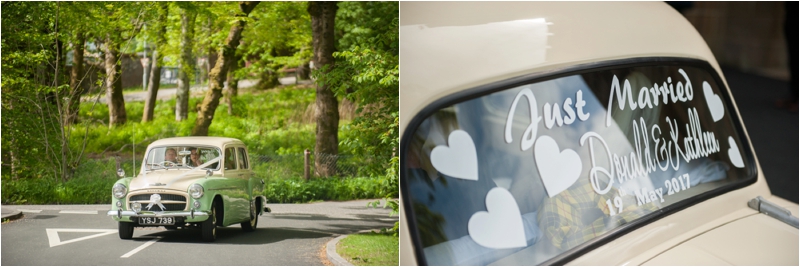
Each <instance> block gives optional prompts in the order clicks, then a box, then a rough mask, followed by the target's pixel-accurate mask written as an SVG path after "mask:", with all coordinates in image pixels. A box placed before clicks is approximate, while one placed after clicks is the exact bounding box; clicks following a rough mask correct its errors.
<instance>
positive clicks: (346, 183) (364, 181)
mask: <svg viewBox="0 0 800 267" xmlns="http://www.w3.org/2000/svg"><path fill="white" fill-rule="evenodd" d="M397 192H398V188H397V186H388V187H387V186H385V185H384V184H383V181H382V179H381V178H369V177H354V178H317V179H311V180H309V181H305V180H303V179H300V178H291V179H273V180H268V181H267V184H266V189H265V190H264V195H265V196H266V197H267V201H268V202H270V203H304V202H310V201H316V200H338V201H342V200H353V199H369V198H379V197H383V196H385V195H390V194H394V195H395V196H396V195H397Z"/></svg>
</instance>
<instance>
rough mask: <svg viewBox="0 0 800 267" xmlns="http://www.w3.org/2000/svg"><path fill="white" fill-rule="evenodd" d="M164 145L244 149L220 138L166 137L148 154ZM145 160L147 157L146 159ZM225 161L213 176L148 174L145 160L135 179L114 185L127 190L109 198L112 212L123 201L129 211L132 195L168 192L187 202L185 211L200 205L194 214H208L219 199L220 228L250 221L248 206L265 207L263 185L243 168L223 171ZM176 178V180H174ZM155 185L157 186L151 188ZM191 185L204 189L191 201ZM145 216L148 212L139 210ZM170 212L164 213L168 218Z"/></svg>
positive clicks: (198, 172) (197, 219)
mask: <svg viewBox="0 0 800 267" xmlns="http://www.w3.org/2000/svg"><path fill="white" fill-rule="evenodd" d="M167 145H182V146H212V147H217V148H219V149H220V152H224V151H225V149H226V148H228V147H236V148H244V149H245V153H246V149H247V148H246V146H245V145H244V143H243V142H241V141H239V140H237V139H234V138H222V137H176V138H166V139H161V140H158V141H155V142H153V143H151V144H150V145H149V146H148V149H147V151H150V149H151V148H153V147H159V146H167ZM145 158H147V156H145ZM224 161H225V158H224V157H222V156H220V162H219V163H218V164H217V166H220V167H219V168H218V169H217V170H213V171H212V174H211V175H209V176H206V173H205V170H203V169H195V170H187V169H172V170H154V171H147V170H146V168H145V166H144V163H145V162H144V161H143V163H142V165H141V166H142V167H141V169H140V172H139V174H138V175H137V176H136V177H135V178H134V177H126V178H122V179H119V180H118V181H117V183H121V184H123V185H125V186H126V187H127V188H128V193H127V194H126V196H125V197H123V198H122V199H117V198H114V197H113V196H112V203H111V210H112V211H116V210H117V209H118V208H117V206H116V205H117V202H119V201H122V202H123V203H122V210H123V211H125V210H129V205H128V204H129V203H130V202H129V200H130V197H131V196H133V195H137V194H141V193H168V194H176V195H182V196H184V197H186V199H187V205H186V209H185V210H184V211H191V210H192V209H193V204H194V202H200V208H198V209H195V211H202V212H207V213H209V212H210V210H211V206H212V203H213V202H214V201H215V199H219V200H220V201H221V202H222V205H223V210H222V213H223V219H222V222H221V223H220V225H221V226H228V225H232V224H237V223H241V222H247V221H249V220H250V212H251V205H253V206H254V207H256V206H260V207H261V208H263V207H264V206H265V205H266V198H265V197H264V196H263V191H264V184H263V183H262V182H263V181H262V180H261V179H260V178H256V177H253V176H252V169H251V168H250V166H247V168H245V169H241V168H237V169H236V170H225V168H223V167H222V166H225V165H224V164H225V162H224ZM176 178H177V179H176ZM153 184H158V185H153ZM192 184H199V185H201V186H203V188H204V194H203V196H202V197H200V198H199V199H193V198H192V197H191V196H190V195H189V193H188V191H189V187H190V186H191V185H192ZM142 212H143V213H146V212H147V211H144V210H143V211H142ZM255 212H256V213H257V214H261V211H260V210H259V209H257V207H256V209H255ZM169 213H170V212H169V211H166V212H163V214H164V215H165V216H168V214H169ZM114 219H115V220H117V221H125V222H132V220H131V218H130V216H122V218H117V217H116V216H114ZM206 219H208V216H203V215H198V216H194V218H192V217H186V218H185V222H190V223H192V222H202V221H205V220H206Z"/></svg>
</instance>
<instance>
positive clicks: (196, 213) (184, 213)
mask: <svg viewBox="0 0 800 267" xmlns="http://www.w3.org/2000/svg"><path fill="white" fill-rule="evenodd" d="M106 215H108V216H117V218H122V216H136V217H190V218H192V219H194V217H195V216H208V215H209V214H208V213H207V212H204V211H194V210H192V211H168V212H147V213H143V212H139V213H136V212H134V211H130V210H125V211H123V210H122V209H119V210H109V211H108V213H106Z"/></svg>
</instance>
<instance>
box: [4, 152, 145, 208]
mask: <svg viewBox="0 0 800 267" xmlns="http://www.w3.org/2000/svg"><path fill="white" fill-rule="evenodd" d="M122 168H123V169H124V170H125V173H128V174H133V163H132V162H122ZM115 170H116V161H115V160H114V159H105V160H94V161H88V162H86V163H84V164H83V165H81V166H80V167H79V168H77V170H76V172H75V175H74V178H73V179H70V180H68V181H66V182H64V183H61V182H57V181H55V180H53V179H20V180H12V179H2V187H3V200H2V203H3V204H108V203H111V187H112V186H113V185H114V182H115V181H117V176H116V171H115Z"/></svg>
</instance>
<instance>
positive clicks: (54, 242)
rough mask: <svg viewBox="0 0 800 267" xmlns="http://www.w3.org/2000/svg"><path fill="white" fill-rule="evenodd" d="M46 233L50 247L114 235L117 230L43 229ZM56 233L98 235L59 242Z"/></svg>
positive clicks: (59, 239)
mask: <svg viewBox="0 0 800 267" xmlns="http://www.w3.org/2000/svg"><path fill="white" fill-rule="evenodd" d="M45 231H47V239H48V240H49V241H50V247H51V248H52V247H55V246H60V245H63V244H69V243H73V242H78V241H83V240H86V239H91V238H95V237H100V236H104V235H110V234H113V233H116V232H117V230H115V229H66V228H53V229H45ZM58 232H73V233H98V234H94V235H90V236H84V237H79V238H75V239H72V240H67V241H63V242H62V241H61V238H59V237H58Z"/></svg>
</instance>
